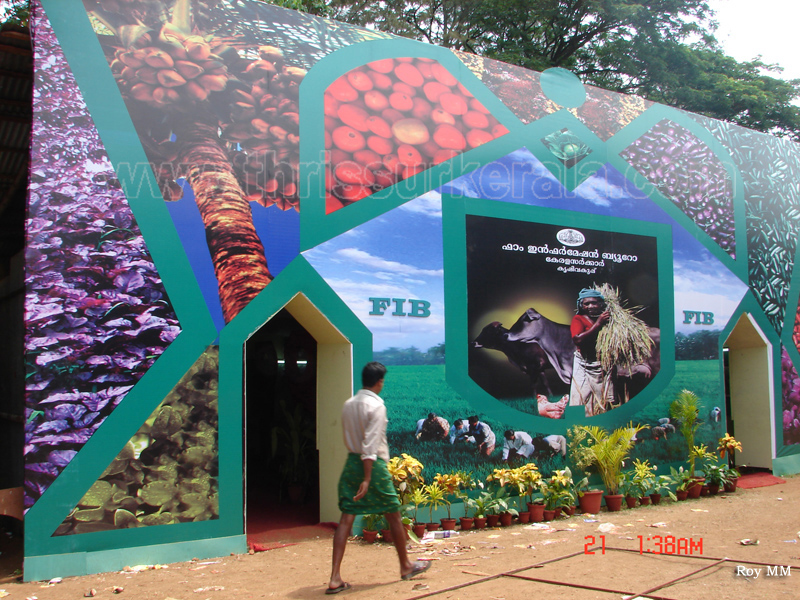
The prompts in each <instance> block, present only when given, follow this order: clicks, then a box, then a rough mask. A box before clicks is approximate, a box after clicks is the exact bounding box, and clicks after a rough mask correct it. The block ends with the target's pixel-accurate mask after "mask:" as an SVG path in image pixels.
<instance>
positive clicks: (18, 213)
mask: <svg viewBox="0 0 800 600" xmlns="http://www.w3.org/2000/svg"><path fill="white" fill-rule="evenodd" d="M32 88H33V53H32V51H31V37H30V32H29V31H28V29H27V28H24V27H20V26H18V25H10V24H7V23H6V24H4V25H3V26H2V28H0V278H2V277H4V276H5V275H6V274H8V264H9V260H10V258H11V257H12V256H14V255H15V254H16V253H18V252H19V251H20V250H22V248H23V242H24V222H25V198H26V190H27V183H28V157H29V152H30V132H31V119H32V109H31V101H32Z"/></svg>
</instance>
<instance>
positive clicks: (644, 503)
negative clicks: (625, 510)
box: [639, 496, 650, 506]
mask: <svg viewBox="0 0 800 600" xmlns="http://www.w3.org/2000/svg"><path fill="white" fill-rule="evenodd" d="M639 504H641V505H642V506H648V505H649V504H650V496H642V497H641V498H639Z"/></svg>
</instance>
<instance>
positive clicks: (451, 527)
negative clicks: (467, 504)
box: [439, 519, 458, 531]
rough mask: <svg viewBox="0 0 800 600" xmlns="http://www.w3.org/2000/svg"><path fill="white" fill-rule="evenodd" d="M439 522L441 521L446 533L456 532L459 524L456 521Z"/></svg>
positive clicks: (443, 520)
mask: <svg viewBox="0 0 800 600" xmlns="http://www.w3.org/2000/svg"><path fill="white" fill-rule="evenodd" d="M439 521H441V523H442V529H443V530H444V531H455V528H456V523H457V522H458V521H457V520H456V519H439Z"/></svg>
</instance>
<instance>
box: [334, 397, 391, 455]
mask: <svg viewBox="0 0 800 600" xmlns="http://www.w3.org/2000/svg"><path fill="white" fill-rule="evenodd" d="M388 423H389V419H388V418H387V417H386V405H385V404H384V403H383V400H382V399H381V397H380V396H378V394H376V393H374V392H371V391H369V390H365V389H362V390H359V391H358V393H357V394H356V395H355V396H353V397H352V398H350V399H349V400H347V401H346V402H345V403H344V406H343V407H342V430H343V433H344V445H345V446H347V449H348V451H350V452H352V453H354V454H360V455H361V460H375V459H376V458H382V459H383V460H385V461H386V462H389V443H388V442H387V440H386V425H387V424H388Z"/></svg>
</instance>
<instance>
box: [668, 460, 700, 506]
mask: <svg viewBox="0 0 800 600" xmlns="http://www.w3.org/2000/svg"><path fill="white" fill-rule="evenodd" d="M669 478H670V480H671V483H672V484H674V485H675V486H676V487H675V498H676V499H677V500H686V498H688V496H689V486H690V485H692V482H693V481H694V477H692V474H691V473H690V472H689V471H687V470H686V469H684V468H683V467H679V468H678V469H676V468H675V467H670V477H669Z"/></svg>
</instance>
